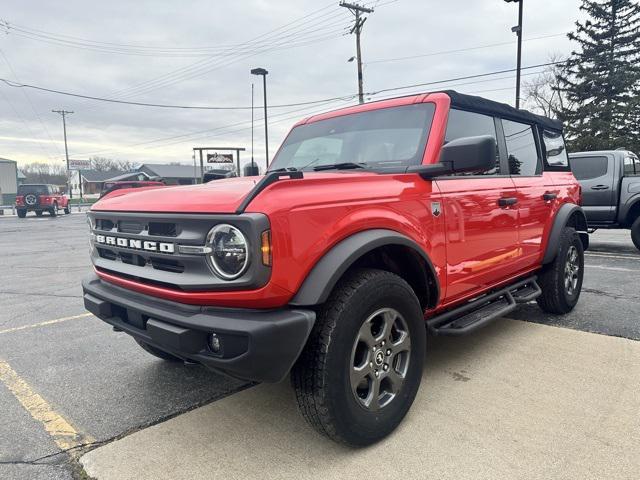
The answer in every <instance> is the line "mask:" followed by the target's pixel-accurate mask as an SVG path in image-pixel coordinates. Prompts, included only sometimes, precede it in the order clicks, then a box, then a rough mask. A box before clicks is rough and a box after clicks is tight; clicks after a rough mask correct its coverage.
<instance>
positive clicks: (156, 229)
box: [149, 222, 178, 237]
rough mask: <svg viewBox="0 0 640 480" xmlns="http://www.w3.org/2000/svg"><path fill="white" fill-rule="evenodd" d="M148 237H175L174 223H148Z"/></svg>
mask: <svg viewBox="0 0 640 480" xmlns="http://www.w3.org/2000/svg"><path fill="white" fill-rule="evenodd" d="M149 235H152V236H158V237H177V236H178V228H177V226H176V224H175V223H162V222H149Z"/></svg>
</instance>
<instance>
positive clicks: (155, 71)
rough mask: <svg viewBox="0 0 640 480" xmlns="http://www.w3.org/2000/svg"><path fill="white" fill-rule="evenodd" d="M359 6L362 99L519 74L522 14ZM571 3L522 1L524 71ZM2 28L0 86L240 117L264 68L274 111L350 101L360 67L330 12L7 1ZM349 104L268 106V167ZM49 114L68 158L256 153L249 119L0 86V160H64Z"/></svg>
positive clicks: (261, 1)
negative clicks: (316, 116) (290, 143)
mask: <svg viewBox="0 0 640 480" xmlns="http://www.w3.org/2000/svg"><path fill="white" fill-rule="evenodd" d="M364 3H365V4H367V5H369V6H372V7H375V12H374V13H372V14H370V15H369V18H368V20H367V22H366V24H365V27H364V32H363V36H362V42H363V60H364V62H365V69H364V83H365V91H366V92H377V91H379V90H382V89H388V88H393V87H399V86H403V85H411V84H416V83H425V82H432V81H437V80H446V79H452V78H456V77H461V76H467V75H474V74H480V73H485V72H491V71H497V70H504V69H509V68H513V67H514V66H515V53H516V45H515V35H514V34H513V33H511V31H510V28H511V27H512V26H513V25H515V24H516V23H517V4H514V3H505V2H504V1H503V0H473V1H470V0H448V1H445V2H442V1H439V0H395V1H394V0H379V1H376V0H365V1H364ZM579 3H580V1H579V0H562V1H558V0H525V2H524V18H525V20H524V39H525V42H524V44H523V66H527V65H535V64H540V63H544V62H546V61H548V59H549V57H550V56H551V55H552V54H561V55H566V54H568V53H569V52H570V51H571V48H572V44H571V43H570V42H569V40H567V39H566V37H565V36H564V34H566V33H567V32H568V31H570V30H571V29H572V28H573V26H574V22H575V21H576V19H577V18H578V17H579V15H580V13H579V11H578V6H579ZM0 20H2V21H3V22H8V24H9V28H8V29H7V28H3V27H2V26H0V77H2V78H5V79H8V80H11V81H16V82H21V83H25V84H32V85H37V86H41V87H45V88H49V89H54V90H62V91H68V92H73V93H78V94H82V95H90V96H98V97H106V98H114V99H123V100H128V101H137V102H149V103H162V104H179V105H209V106H221V107H226V106H231V107H235V106H240V107H246V106H249V105H250V104H251V82H255V83H256V85H255V100H256V107H261V106H262V83H261V80H260V79H259V78H258V77H253V76H252V75H250V73H249V70H250V69H251V68H253V67H264V68H266V69H267V70H269V75H268V77H267V82H268V85H267V88H268V100H269V104H272V105H274V106H275V105H283V104H292V103H299V102H308V101H315V100H322V99H327V98H335V97H341V96H345V97H349V96H350V95H353V94H354V93H356V92H357V83H356V66H355V62H351V63H349V62H348V61H347V60H348V59H349V58H350V57H351V56H353V55H355V38H354V37H353V36H352V35H348V27H349V25H350V24H351V23H352V20H353V16H352V15H351V14H350V13H349V12H348V11H347V10H346V9H344V8H340V7H339V6H338V1H337V0H336V1H334V2H324V1H311V0H296V1H293V0H278V1H274V0H270V1H267V0H238V1H234V2H230V1H220V0H206V1H205V0H202V1H189V2H186V1H185V2H175V1H165V2H160V1H158V0H154V1H152V0H137V1H135V2H132V1H130V0H126V1H125V0H110V1H108V2H96V1H92V2H87V1H86V0H82V1H81V0H67V1H65V2H49V1H33V0H4V1H3V2H2V6H0ZM539 37H544V38H539ZM496 44H499V45H496ZM479 47H483V48H479ZM456 50H457V51H456ZM403 57H413V58H410V59H407V58H404V59H403ZM394 59H396V60H394ZM529 72H531V71H526V72H525V73H529ZM512 76H513V74H502V75H497V76H495V77H492V78H482V79H477V80H475V81H474V83H471V82H472V80H466V81H457V82H454V81H450V82H446V83H442V84H438V85H434V86H424V87H419V88H415V89H406V90H397V91H393V92H386V93H379V94H377V95H370V96H368V97H367V98H370V99H372V100H375V99H378V98H384V97H386V96H396V95H400V94H406V93H412V92H417V91H429V90H437V89H442V88H455V89H456V90H458V91H461V92H465V93H476V94H479V95H482V96H486V97H488V98H491V99H495V100H499V101H504V102H508V103H513V97H514V91H515V89H514V83H515V81H514V79H513V78H512ZM527 78H531V77H529V76H524V77H523V80H526V79H527ZM351 103H354V100H353V99H351V100H335V101H333V102H332V103H320V104H313V105H304V106H297V107H287V108H284V107H283V108H275V107H274V108H272V109H271V110H270V111H269V116H270V122H269V133H270V142H269V143H270V151H271V155H273V153H274V152H275V150H276V148H277V146H278V145H279V144H280V142H281V141H282V139H283V137H284V135H285V134H286V133H287V131H288V129H289V128H290V126H291V125H292V124H293V123H294V122H295V121H296V119H299V118H303V117H305V116H308V114H310V113H315V112H320V111H326V110H330V109H333V108H337V107H340V106H343V105H348V104H351ZM52 109H66V110H73V111H74V112H75V113H74V114H73V115H71V116H70V117H69V118H68V124H67V126H68V139H69V154H70V157H71V158H80V159H83V158H89V157H90V156H94V155H98V156H105V157H109V158H116V159H124V160H132V161H134V162H140V163H142V162H152V163H166V162H170V161H172V162H176V161H178V162H182V163H189V162H191V161H192V160H191V158H192V157H191V156H192V148H193V147H195V146H234V147H235V146H239V147H245V148H246V149H247V153H246V156H245V159H248V158H249V157H250V147H251V129H250V125H251V123H250V120H251V111H250V110H238V111H233V110H226V111H225V110H219V111H209V110H175V109H161V108H149V107H141V106H132V105H118V104H113V103H102V102H96V101H88V100H82V99H78V98H73V97H65V96H62V95H58V94H53V93H44V92H39V91H35V90H28V89H18V88H11V87H9V86H7V85H5V84H3V83H1V82H0V112H1V115H0V157H4V158H10V159H13V160H17V161H18V162H20V163H23V162H30V161H46V162H60V163H62V161H63V160H62V159H63V158H64V143H63V141H62V121H61V118H60V116H59V115H57V114H55V113H52V112H51V110H52ZM255 115H256V119H258V121H257V122H256V129H255V157H256V160H257V161H260V162H264V133H263V132H264V129H263V124H262V123H261V121H262V120H261V117H262V110H261V109H260V108H256V110H255ZM198 132H200V133H198Z"/></svg>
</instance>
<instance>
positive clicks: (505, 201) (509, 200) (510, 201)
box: [498, 197, 518, 208]
mask: <svg viewBox="0 0 640 480" xmlns="http://www.w3.org/2000/svg"><path fill="white" fill-rule="evenodd" d="M516 203H518V199H517V198H516V197H503V198H501V199H499V200H498V205H500V206H501V207H503V208H504V207H510V206H511V205H515V204H516Z"/></svg>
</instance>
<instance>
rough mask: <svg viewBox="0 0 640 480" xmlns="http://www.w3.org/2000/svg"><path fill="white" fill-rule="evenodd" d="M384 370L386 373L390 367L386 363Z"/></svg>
mask: <svg viewBox="0 0 640 480" xmlns="http://www.w3.org/2000/svg"><path fill="white" fill-rule="evenodd" d="M382 368H383V370H384V371H385V372H386V371H387V370H389V365H387V364H386V363H385V364H384V367H382Z"/></svg>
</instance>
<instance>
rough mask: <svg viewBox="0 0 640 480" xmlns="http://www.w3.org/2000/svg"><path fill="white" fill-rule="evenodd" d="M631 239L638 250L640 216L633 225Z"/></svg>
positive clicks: (639, 247) (639, 243) (639, 242)
mask: <svg viewBox="0 0 640 480" xmlns="http://www.w3.org/2000/svg"><path fill="white" fill-rule="evenodd" d="M631 240H632V241H633V244H634V245H635V246H636V248H637V249H638V250H640V217H638V218H636V221H635V222H633V224H632V225H631Z"/></svg>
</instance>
